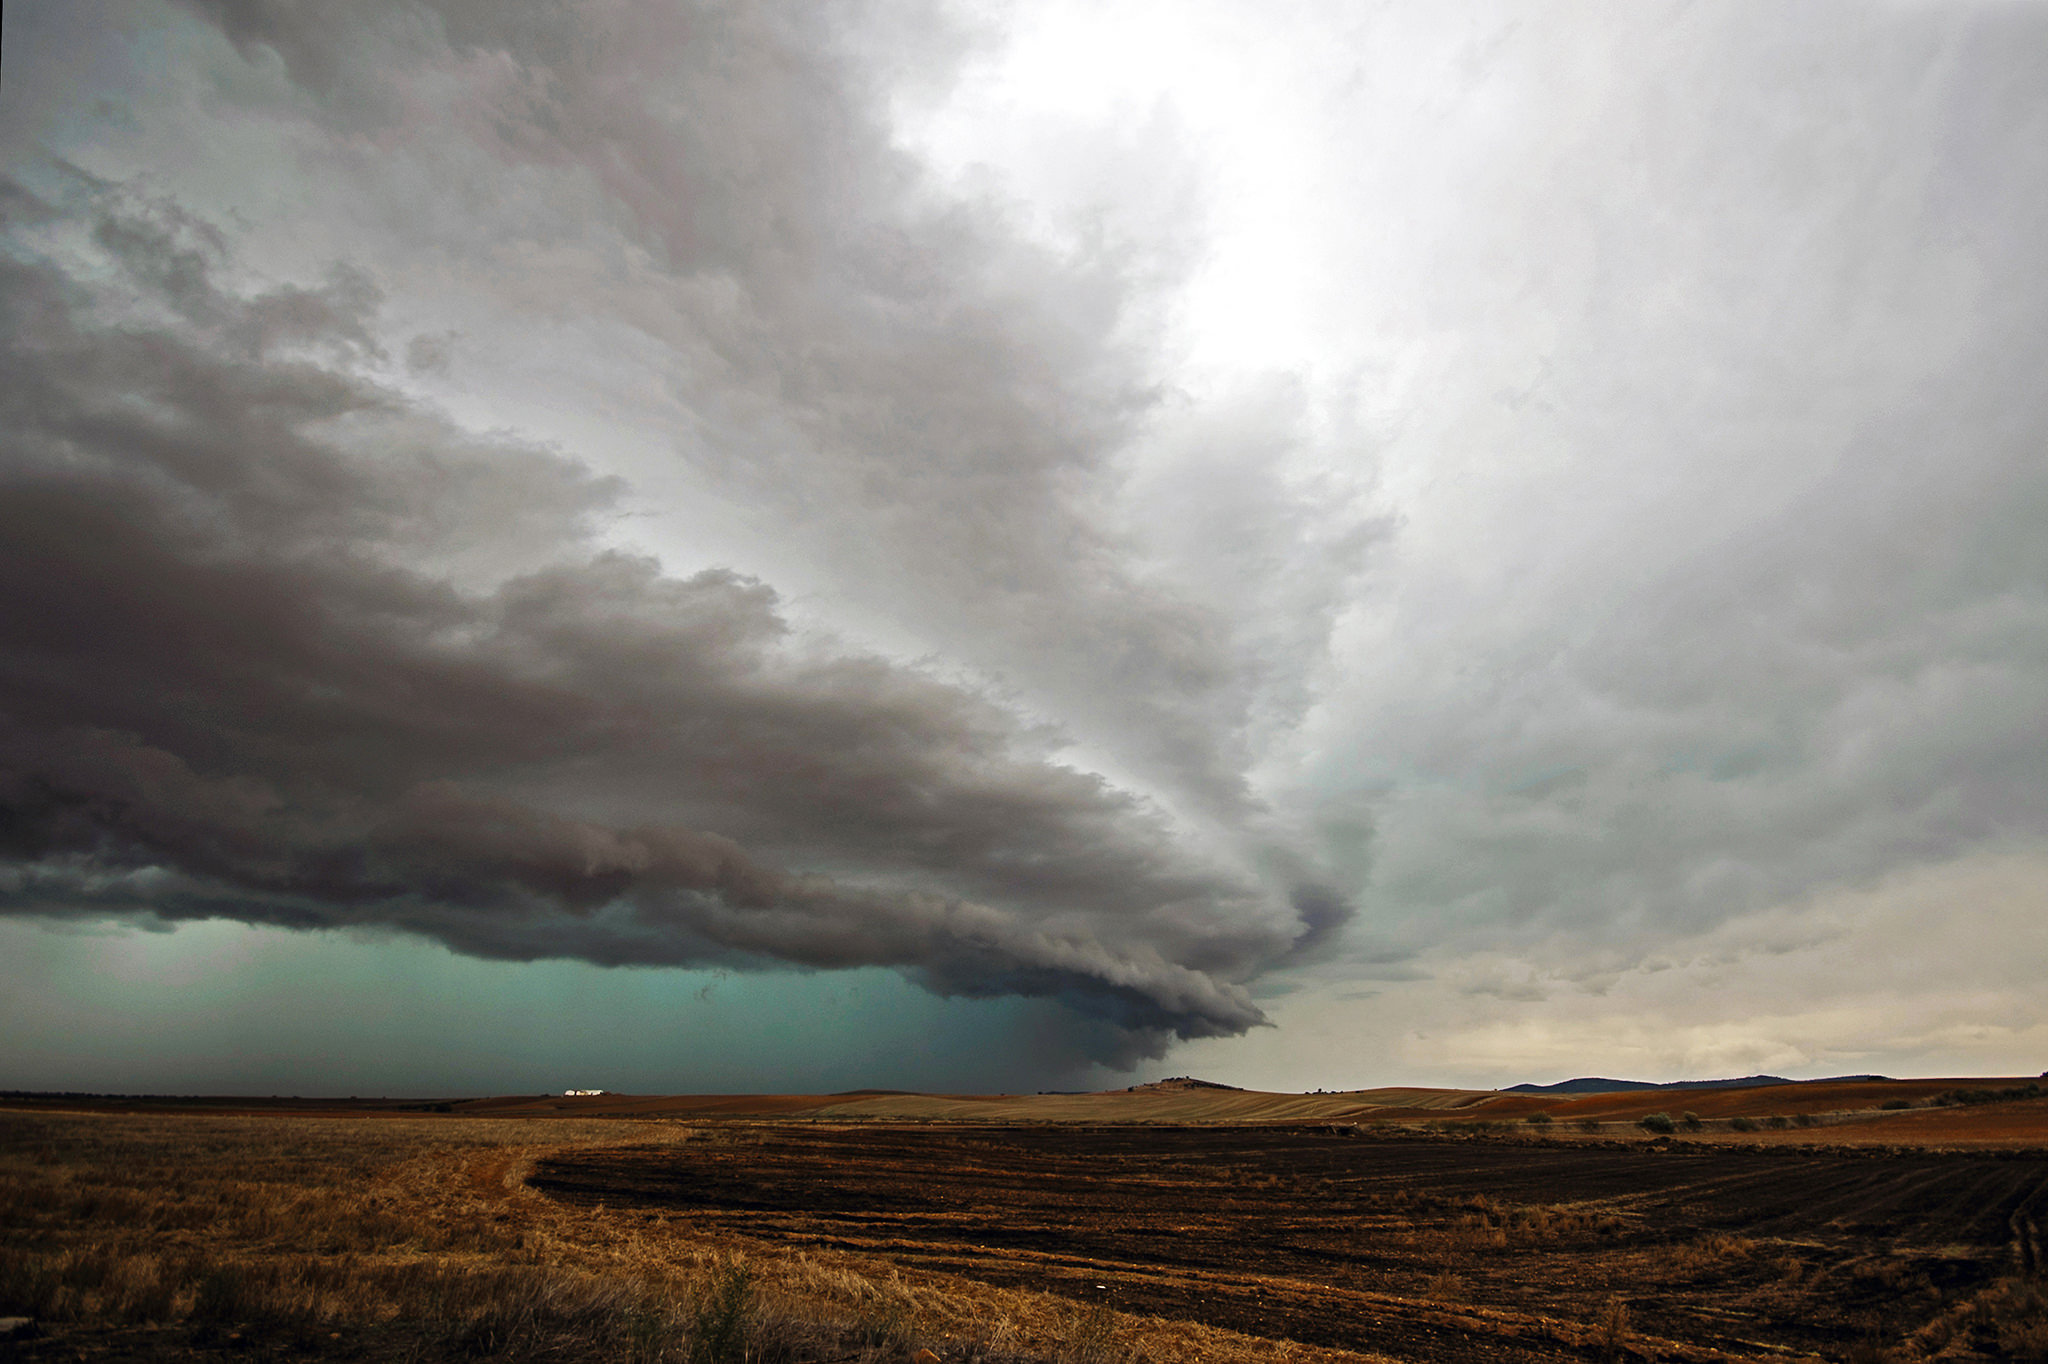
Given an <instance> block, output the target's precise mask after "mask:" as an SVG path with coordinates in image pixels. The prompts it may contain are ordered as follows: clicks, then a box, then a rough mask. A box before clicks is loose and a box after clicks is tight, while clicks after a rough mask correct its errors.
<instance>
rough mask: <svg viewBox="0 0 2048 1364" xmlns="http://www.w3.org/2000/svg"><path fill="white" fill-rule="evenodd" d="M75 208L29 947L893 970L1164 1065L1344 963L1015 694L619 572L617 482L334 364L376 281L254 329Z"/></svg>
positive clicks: (622, 559) (25, 517)
mask: <svg viewBox="0 0 2048 1364" xmlns="http://www.w3.org/2000/svg"><path fill="white" fill-rule="evenodd" d="M70 183H71V189H72V199H73V202H72V203H71V204H70V205H69V206H68V208H69V209H70V210H71V211H68V212H67V211H64V210H60V209H59V208H58V207H57V206H55V205H52V204H50V203H47V202H44V201H41V200H39V199H37V198H36V197H35V196H33V195H32V194H30V193H29V192H27V191H25V190H22V189H20V188H18V187H17V188H16V189H15V190H14V191H13V193H12V196H11V200H12V203H13V205H14V208H13V212H14V213H15V214H16V216H17V218H18V219H19V220H20V221H22V222H23V223H25V224H27V225H29V226H30V227H32V228H33V229H34V230H35V231H36V232H39V233H41V234H43V235H44V236H45V237H47V238H48V239H49V240H50V242H51V243H52V245H51V248H50V251H49V253H48V254H46V255H42V256H30V255H24V254H17V255H16V257H15V258H14V259H13V260H11V261H10V262H9V263H8V265H7V268H6V278H5V299H6V306H7V309H8V312H7V318H6V322H7V332H8V335H9V336H10V338H11V345H10V350H9V355H8V364H7V375H6V379H5V408H4V411H5V416H6V424H7V428H8V437H7V441H8V447H7V459H6V477H5V480H4V484H0V545H4V549H0V557H4V562H0V574H4V577H5V579H6V580H7V581H8V582H10V583H13V584H17V585H19V586H21V587H23V588H28V586H29V585H33V588H32V590H17V591H13V592H10V593H9V594H8V599H7V602H6V606H5V614H4V617H0V631H4V636H0V637H4V650H0V658H4V666H5V674H4V686H5V696H6V724H5V729H4V730H0V754H4V757H5V772H6V776H5V782H4V785H0V792H4V802H5V812H6V823H5V826H4V827H5V835H4V836H5V839H6V849H7V852H8V854H9V856H10V861H11V870H10V872H9V874H8V879H7V882H6V894H7V902H8V904H9V906H10V908H12V909H13V910H15V911H16V912H34V913H39V914H66V913H81V912H106V911H109V910H118V911H128V912H144V913H148V914H151V915H154V916H157V917H159V918H163V919H171V920H176V919H180V918H190V917H216V916H224V917H234V918H239V919H244V920H247V921H250V922H262V923H273V924H281V925H287V926H293V927H305V928H312V927H332V926H337V925H344V924H383V925H391V926H396V927H400V928H403V929H406V930H408V931H411V932H415V933H418V934H421V935H424V936H427V937H431V938H433V939H436V940H438V941H441V942H443V943H445V944H447V945H449V946H451V947H454V948H456V949H457V950H460V951H464V952H469V953H474V954H479V955H486V956H492V957H505V958H514V959H530V958H534V957H540V956H575V957H581V958H585V959H588V960H592V961H597V962H603V963H608V964H628V963H632V964H660V965H677V964H691V963H709V962H719V963H729V964H736V965H750V964H751V965H765V964H778V965H785V966H787V965H795V966H802V967H817V968H830V967H852V966H868V965H885V966H893V967H899V968H902V969H904V970H906V971H908V972H910V973H912V975H913V976H914V978H915V979H917V980H919V981H921V982H923V983H925V984H926V985H928V986H929V987H930V988H932V989H933V990H935V991H939V992H942V993H948V994H965V995H975V996H983V995H992V994H1000V993H1021V994H1029V995H1041V996H1048V997H1053V998H1057V999H1060V1000H1062V1001H1065V1002H1067V1003H1069V1004H1071V1005H1072V1006H1073V1007H1074V1008H1076V1009H1077V1010H1079V1011H1081V1012H1083V1013H1085V1014H1088V1015H1090V1016H1096V1017H1101V1018H1105V1019H1107V1020H1110V1021H1112V1022H1114V1023H1115V1024H1117V1025H1118V1026H1120V1027H1122V1028H1124V1029H1127V1030H1128V1032H1129V1034H1130V1036H1131V1037H1134V1038H1150V1039H1154V1040H1153V1041H1152V1042H1149V1043H1145V1044H1144V1045H1152V1046H1156V1045H1157V1039H1160V1038H1164V1037H1167V1036H1171V1035H1179V1036H1183V1037H1185V1036H1198V1035H1212V1034H1217V1033H1228V1032H1235V1031H1241V1030H1242V1029H1244V1028H1246V1027H1249V1026H1252V1025H1254V1024H1256V1023H1258V1022H1260V1021H1261V1015H1260V1013H1259V1011H1258V1009H1257V1008H1256V1007H1255V1006H1254V1005H1253V1004H1252V1003H1251V1002H1250V1000H1249V998H1248V997H1247V996H1246V994H1245V993H1244V990H1243V988H1242V986H1241V984H1240V982H1241V981H1242V980H1243V979H1245V978H1247V977H1248V976H1250V975H1252V974H1254V973H1255V972H1256V971H1257V970H1258V969H1259V967H1260V966H1261V965H1262V964H1264V963H1266V962H1268V961H1270V960H1272V959H1275V958H1277V957H1279V956H1282V955H1284V954H1285V953H1286V952H1287V951H1288V950H1289V949H1290V948H1291V947H1292V946H1293V944H1294V940H1295V939H1297V938H1299V937H1303V936H1306V935H1309V934H1311V933H1312V932H1315V931H1318V930H1320V929H1323V928H1326V927H1327V919H1328V912H1327V911H1322V912H1320V913H1312V914H1311V915H1310V916H1309V917H1310V920H1311V922H1308V923H1305V922H1303V921H1302V919H1300V918H1299V917H1297V916H1296V914H1295V912H1294V911H1293V910H1292V909H1291V908H1290V907H1288V906H1287V905H1286V904H1285V903H1284V902H1282V903H1281V904H1279V905H1277V906H1276V905H1273V904H1271V903H1269V901H1270V899H1271V895H1272V892H1271V891H1270V889H1269V888H1267V887H1265V886H1262V885H1261V884H1260V883H1259V882H1258V880H1257V879H1256V878H1255V877H1252V876H1250V875H1248V874H1246V873H1245V872H1244V871H1243V870H1242V869H1241V868H1237V867H1233V866H1231V865H1229V864H1228V863H1226V862H1222V861H1218V860H1214V859H1206V858H1204V857H1202V856H1200V855H1198V854H1197V853H1196V852H1194V851H1193V850H1191V849H1190V848H1189V847H1188V846H1187V845H1186V843H1185V842H1184V840H1182V839H1180V838H1178V837H1177V836H1176V835H1175V833H1174V831H1173V830H1172V829H1171V828H1170V827H1169V825H1168V822H1167V820H1166V819H1165V818H1164V817H1163V816H1162V815H1161V814H1160V812H1159V811H1157V810H1156V809H1154V808H1152V807H1151V806H1149V805H1148V803H1147V802H1145V801H1144V800H1143V799H1141V798H1139V797H1137V796H1135V795H1133V794H1131V793H1129V792H1125V791H1120V790H1118V789H1116V788H1114V787H1112V786H1111V785H1109V784H1108V783H1107V782H1105V781H1104V780H1103V779H1101V778H1100V777H1098V776H1095V775H1092V774H1089V773H1086V772H1084V771H1080V770H1077V769H1076V768H1074V767H1072V766H1069V765H1065V764H1063V763H1061V762H1059V761H1058V760H1057V757H1056V752H1057V740H1056V738H1055V737H1054V736H1052V735H1050V734H1048V733H1046V732H1045V731H1044V730H1043V729H1042V727H1034V726H1033V725H1031V724H1029V723H1026V722H1024V721H1022V720H1020V719H1019V718H1018V717H1017V716H1016V715H1015V714H1014V713H1013V712H1012V711H1011V710H1009V709H1007V708H1005V707H1004V706H1003V705H1001V704H1000V703H998V702H997V701H995V700H993V699H991V698H990V697H988V696H986V695H984V694H982V693H980V692H978V691H976V690H974V689H971V688H968V687H965V686H963V685H960V684H958V683H955V682H950V681H947V680H944V679H942V678H940V677H938V676H936V675H934V674H933V673H931V672H930V671H928V670H921V669H918V668H914V667H906V666H902V665H897V664H892V663H890V662H888V661H886V660H884V659H881V658H879V657H875V656H872V655H865V654H861V653H858V652H849V651H845V650H843V649H841V648H836V647H835V646H834V645H833V644H832V642H831V641H830V640H829V639H823V638H816V637H812V638H805V637H802V636H800V635H799V634H797V633H796V632H794V631H792V629H791V627H790V625H789V623H788V622H787V621H786V620H785V619H784V617H783V615H782V614H781V612H780V610H779V604H778V600H777V597H776V594H775V593H774V591H773V590H772V589H770V588H769V587H767V586H765V585H763V584H761V583H759V582H757V581H753V580H750V579H747V578H743V577H741V576H738V575H736V574H734V573H732V572H729V571H723V570H717V569H709V570H705V571H702V572H699V573H697V574H695V575H693V576H690V577H687V578H677V577H673V576H669V575H665V574H664V573H663V571H662V570H661V568H660V567H659V565H658V564H657V563H656V562H655V561H653V560H652V559H650V558H647V557H645V556H639V555H633V554H628V553H624V552H621V551H617V550H604V549H599V548H597V547H595V546H594V545H592V544H591V542H590V535H591V531H592V528H593V526H595V525H596V524H598V522H599V521H600V520H601V518H602V517H603V516H604V515H605V514H606V511H607V509H608V508H609V507H610V505H611V504H612V502H613V501H614V500H615V498H616V497H617V495H618V489H617V487H616V485H615V484H614V483H613V482H612V481H609V480H606V479H603V478H599V477H595V476H593V475H592V474H590V473H589V472H588V471H587V470H586V469H585V468H584V467H582V466H581V465H579V464H577V463H576V462H574V461H572V460H571V459H569V458H566V457H564V456H562V455H560V454H556V453H554V452H551V451H548V450H544V449H539V448H535V447H531V446H524V445H519V444H517V443H513V442H510V441H508V440H506V439H505V438H502V437H491V436H479V435H476V434H474V433H469V432H465V431H462V430H460V429H458V428H457V427H455V426H453V425H452V424H450V423H449V422H448V421H447V420H446V419H445V418H442V417H439V416H437V415H435V414H434V413H433V412H431V411H429V410H425V409H423V408H421V407H419V406H418V405H417V404H415V403H412V402H409V401H407V400H406V399H404V398H403V397H401V396H399V395H398V394H396V393H394V392H392V391H390V390H389V389H386V388H383V387H380V386H379V385H378V384H377V383H375V382H374V381H372V380H370V379H367V378H364V377H362V375H361V374H359V373H357V372H356V371H355V370H354V369H353V368H352V367H351V366H352V362H355V361H358V360H360V359H361V358H362V357H363V355H364V353H365V352H366V350H367V349H368V346H369V343H368V341H367V337H368V336H369V334H370V327H371V313H372V311H373V310H374V308H375V307H376V303H377V300H376V296H375V292H374V290H372V289H370V288H369V287H367V286H366V285H365V284H364V283H363V282H362V281H361V280H360V279H359V278H357V277H355V276H353V275H351V274H349V273H347V272H346V271H344V272H342V273H341V274H339V275H338V276H337V277H336V278H334V279H333V280H332V281H330V282H328V283H326V284H325V285H322V286H318V287H310V288H289V289H278V290H271V291H268V292H265V293H261V294H257V295H254V296H248V297H244V296H240V295H237V294H234V293H232V292H229V291H227V290H225V289H223V288H221V287H220V286H219V285H218V283H217V282H216V280H215V278H214V274H215V266H214V259H213V258H214V256H215V255H217V254H218V249H219V248H218V242H217V241H216V240H215V238H214V235H213V234H212V233H210V232H209V231H208V229H207V228H206V227H205V225H204V224H200V223H197V222H194V221H192V220H191V219H190V218H189V217H188V216H186V215H183V214H181V213H179V212H176V211H173V210H171V209H169V208H167V207H165V206H163V205H153V204H150V203H147V202H142V201H139V200H136V199H135V198H134V197H133V196H130V195H125V194H123V193H122V192H120V191H118V190H116V189H113V188H111V187H107V186H100V185H92V184H89V183H86V182H83V181H82V180H80V179H79V178H78V177H76V176H72V177H70ZM67 250H68V251H72V252H75V253H77V254H78V258H79V259H80V260H81V261H88V262H90V263H91V264H92V265H93V266H96V267H98V268H99V269H100V270H102V271H104V275H103V277H102V278H100V279H98V280H88V279H87V278H86V268H85V266H83V265H81V266H80V267H79V268H78V269H76V270H75V271H67V270H66V269H64V268H63V267H61V266H60V265H59V264H58V262H57V258H58V257H59V256H60V255H61V254H63V253H64V252H65V251H67ZM711 830H716V831H717V832H711Z"/></svg>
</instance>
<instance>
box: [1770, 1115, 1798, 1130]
mask: <svg viewBox="0 0 2048 1364" xmlns="http://www.w3.org/2000/svg"><path fill="white" fill-rule="evenodd" d="M1791 1125H1792V1120H1791V1119H1790V1118H1788V1117H1785V1116H1784V1115H1783V1114H1779V1113H1773V1114H1772V1115H1771V1116H1770V1117H1768V1118H1765V1119H1764V1126H1765V1127H1771V1128H1786V1127H1790V1126H1791Z"/></svg>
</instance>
